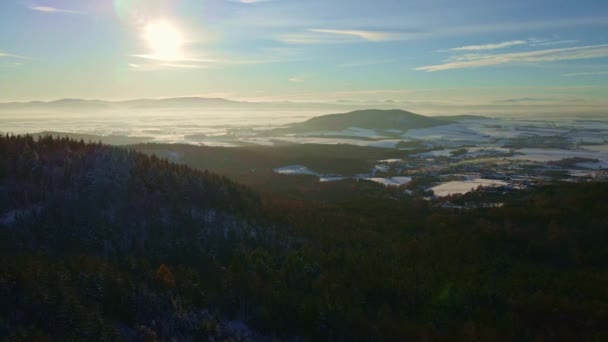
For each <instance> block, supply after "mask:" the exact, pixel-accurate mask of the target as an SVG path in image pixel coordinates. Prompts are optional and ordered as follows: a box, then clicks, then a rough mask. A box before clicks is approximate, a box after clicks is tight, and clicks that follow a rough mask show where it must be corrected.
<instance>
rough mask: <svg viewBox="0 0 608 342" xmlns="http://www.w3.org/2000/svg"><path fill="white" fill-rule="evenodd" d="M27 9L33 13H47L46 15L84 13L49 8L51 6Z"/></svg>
mask: <svg viewBox="0 0 608 342" xmlns="http://www.w3.org/2000/svg"><path fill="white" fill-rule="evenodd" d="M27 8H29V9H31V10H32V11H37V12H45V13H69V14H82V12H79V11H73V10H67V9H63V8H57V7H49V6H27Z"/></svg>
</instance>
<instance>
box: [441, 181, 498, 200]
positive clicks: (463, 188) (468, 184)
mask: <svg viewBox="0 0 608 342" xmlns="http://www.w3.org/2000/svg"><path fill="white" fill-rule="evenodd" d="M505 185H508V183H507V182H504V181H500V180H495V179H483V178H476V179H471V180H464V181H452V182H447V183H443V184H440V185H437V186H435V187H432V188H431V189H430V190H432V191H433V193H434V194H435V196H439V197H444V196H450V195H457V194H466V193H468V192H471V191H473V190H475V189H477V187H479V186H481V187H495V186H505Z"/></svg>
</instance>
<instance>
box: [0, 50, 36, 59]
mask: <svg viewBox="0 0 608 342" xmlns="http://www.w3.org/2000/svg"><path fill="white" fill-rule="evenodd" d="M0 58H16V59H30V58H29V57H25V56H19V55H14V54H12V53H7V52H2V51H0Z"/></svg>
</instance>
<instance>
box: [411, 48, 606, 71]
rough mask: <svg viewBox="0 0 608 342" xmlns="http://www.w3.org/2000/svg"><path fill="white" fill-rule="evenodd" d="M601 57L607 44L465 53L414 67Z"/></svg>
mask: <svg viewBox="0 0 608 342" xmlns="http://www.w3.org/2000/svg"><path fill="white" fill-rule="evenodd" d="M602 57H608V45H590V46H581V47H573V48H563V49H548V50H537V51H529V52H517V53H503V54H466V55H460V56H455V57H452V58H451V59H449V60H448V61H447V62H446V63H443V64H436V65H428V66H421V67H418V68H416V70H420V71H427V72H434V71H442V70H450V69H465V68H480V67H488V66H496V65H504V64H515V63H537V62H553V61H564V60H576V59H591V58H602Z"/></svg>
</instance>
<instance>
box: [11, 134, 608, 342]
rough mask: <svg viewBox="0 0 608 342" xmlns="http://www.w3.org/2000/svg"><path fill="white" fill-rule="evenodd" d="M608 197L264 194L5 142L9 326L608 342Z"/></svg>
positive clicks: (121, 333)
mask: <svg viewBox="0 0 608 342" xmlns="http://www.w3.org/2000/svg"><path fill="white" fill-rule="evenodd" d="M336 191H340V190H336ZM474 196H476V197H477V198H476V199H477V200H479V201H484V200H485V199H484V198H483V196H484V195H483V193H480V194H474ZM607 196H608V183H589V184H560V185H556V186H547V187H540V188H531V189H528V190H524V191H521V192H516V193H513V194H510V195H505V196H504V198H502V200H504V207H500V208H487V209H475V210H458V209H445V208H439V207H434V206H433V204H432V203H431V202H427V201H421V200H414V199H410V200H408V199H393V198H375V199H373V200H370V199H369V198H367V197H366V198H357V197H354V196H353V198H352V199H349V200H346V201H340V202H337V203H319V202H315V201H314V200H286V199H277V198H272V197H271V195H267V196H265V197H262V198H259V197H258V195H256V194H255V193H252V192H251V191H250V190H248V189H247V188H244V187H242V186H239V185H237V184H234V183H232V182H231V181H229V180H227V179H225V178H223V177H221V176H217V175H213V174H209V173H206V172H202V171H195V170H192V169H189V168H187V167H184V166H177V165H173V164H170V163H168V162H166V161H163V160H159V159H155V158H152V157H147V156H144V155H141V154H138V153H135V152H130V151H128V150H121V149H117V148H111V147H107V146H103V145H99V144H85V143H83V142H76V141H72V140H68V139H52V138H42V139H40V140H33V139H32V138H31V137H10V136H8V137H7V136H1V137H0V303H2V305H0V337H2V338H3V339H6V340H10V341H12V340H17V341H19V340H26V341H29V340H109V341H116V340H134V341H155V340H162V341H168V340H178V341H181V340H201V341H208V340H214V341H239V340H247V339H251V340H261V341H269V340H271V337H276V338H277V339H280V340H292V341H302V340H305V341H307V340H312V341H359V340H361V341H409V340H412V341H419V340H423V341H496V340H503V341H554V340H565V341H572V340H577V341H578V340H580V341H605V340H608V314H607V313H608V292H607V291H606V289H607V288H608V264H607V261H606V260H608V252H607V251H608V249H607V248H606V246H608V229H607V227H608V211H607V210H606V205H605V199H606V197H607ZM298 336H299V337H298Z"/></svg>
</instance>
